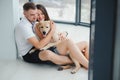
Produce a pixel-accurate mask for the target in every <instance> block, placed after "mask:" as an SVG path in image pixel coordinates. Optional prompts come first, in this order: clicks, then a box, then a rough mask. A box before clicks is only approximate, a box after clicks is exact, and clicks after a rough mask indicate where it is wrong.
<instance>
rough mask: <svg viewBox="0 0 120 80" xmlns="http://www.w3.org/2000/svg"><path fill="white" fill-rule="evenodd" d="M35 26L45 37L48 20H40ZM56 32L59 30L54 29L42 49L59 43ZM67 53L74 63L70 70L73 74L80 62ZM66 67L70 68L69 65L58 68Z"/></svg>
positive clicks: (47, 29) (78, 67) (48, 27)
mask: <svg viewBox="0 0 120 80" xmlns="http://www.w3.org/2000/svg"><path fill="white" fill-rule="evenodd" d="M35 27H37V29H38V30H39V31H40V32H41V33H42V35H43V37H46V36H47V34H48V33H49V31H50V21H41V22H39V23H37V24H36V26H35ZM58 34H59V32H58V31H57V30H55V33H54V35H53V36H52V39H51V41H50V43H49V44H48V45H46V46H45V47H43V48H42V49H44V50H45V49H48V48H49V47H52V46H55V45H57V44H59V43H60V40H59V36H58ZM68 55H69V56H70V58H71V59H72V60H73V62H74V64H75V68H74V69H73V70H72V71H71V73H72V74H74V73H76V72H77V71H78V70H79V69H80V63H79V62H78V61H77V60H76V59H74V58H73V56H72V55H71V54H68ZM68 68H71V65H65V66H60V67H59V68H58V70H63V69H68Z"/></svg>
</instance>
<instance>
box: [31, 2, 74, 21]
mask: <svg viewBox="0 0 120 80" xmlns="http://www.w3.org/2000/svg"><path fill="white" fill-rule="evenodd" d="M33 1H34V2H35V3H40V4H42V5H44V6H45V7H46V9H47V11H48V14H49V16H50V18H51V19H53V20H57V21H67V22H75V7H76V6H75V3H76V2H75V1H76V0H33Z"/></svg>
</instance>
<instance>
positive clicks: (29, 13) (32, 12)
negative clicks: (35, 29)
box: [24, 9, 37, 22]
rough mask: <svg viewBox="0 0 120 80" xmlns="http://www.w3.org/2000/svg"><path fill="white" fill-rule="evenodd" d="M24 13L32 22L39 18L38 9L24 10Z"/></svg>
mask: <svg viewBox="0 0 120 80" xmlns="http://www.w3.org/2000/svg"><path fill="white" fill-rule="evenodd" d="M24 15H25V17H26V18H27V19H28V20H29V21H30V22H34V21H36V19H37V9H35V10H33V9H29V10H28V11H24Z"/></svg>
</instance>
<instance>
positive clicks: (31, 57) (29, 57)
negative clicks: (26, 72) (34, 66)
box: [23, 46, 59, 64]
mask: <svg viewBox="0 0 120 80" xmlns="http://www.w3.org/2000/svg"><path fill="white" fill-rule="evenodd" d="M32 49H34V47H33V48H31V49H30V50H29V51H28V53H27V54H26V55H24V56H23V59H24V61H26V62H29V63H43V64H44V63H45V64H54V63H52V62H50V61H42V60H40V58H39V53H40V52H41V51H42V50H39V49H35V51H34V52H32V53H30V51H31V50H32ZM47 50H50V51H52V52H54V53H56V54H59V52H58V50H57V49H56V47H55V46H52V47H50V48H48V49H47Z"/></svg>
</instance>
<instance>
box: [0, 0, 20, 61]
mask: <svg viewBox="0 0 120 80" xmlns="http://www.w3.org/2000/svg"><path fill="white" fill-rule="evenodd" d="M18 22H19V0H0V59H4V60H14V59H16V54H17V51H16V46H15V40H14V27H15V25H16V24H17V23H18Z"/></svg>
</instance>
